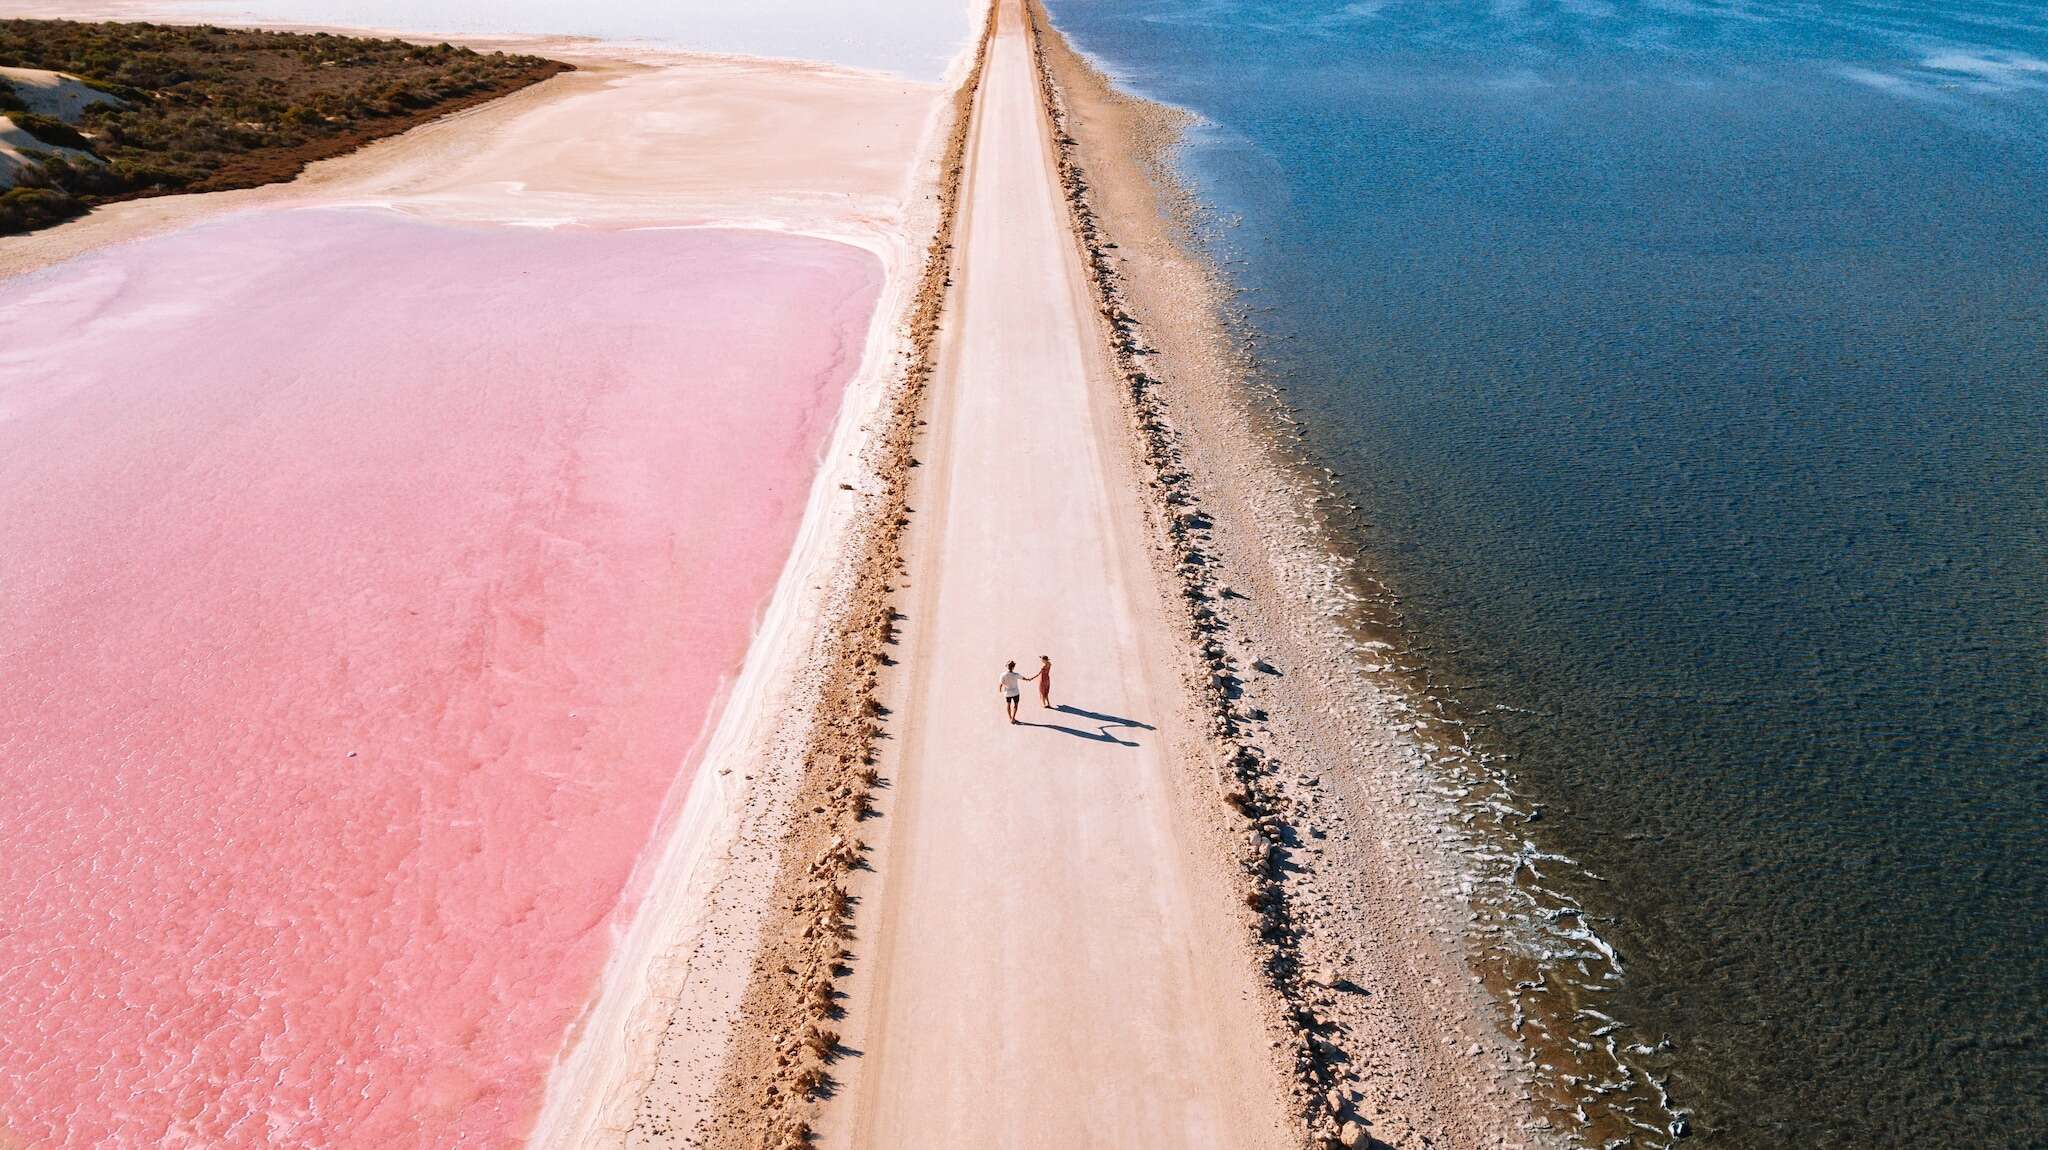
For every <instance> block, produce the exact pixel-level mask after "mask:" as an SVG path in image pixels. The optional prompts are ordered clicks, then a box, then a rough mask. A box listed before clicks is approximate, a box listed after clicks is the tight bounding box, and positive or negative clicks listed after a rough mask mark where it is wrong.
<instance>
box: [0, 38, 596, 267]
mask: <svg viewBox="0 0 2048 1150" xmlns="http://www.w3.org/2000/svg"><path fill="white" fill-rule="evenodd" d="M0 66H16V67H27V68H47V69H50V70H53V71H58V72H64V73H67V74H69V75H72V76H76V77H78V78H79V79H80V80H82V81H84V82H85V83H87V84H89V85H91V86H93V87H95V88H98V89H99V90H101V91H104V92H108V93H111V94H113V95H116V96H119V97H120V98H121V99H122V100H123V101H125V102H126V103H125V105H114V104H95V105H93V106H91V107H88V108H86V109H84V110H83V111H82V112H81V113H80V115H79V123H80V125H82V126H83V127H84V129H85V132H89V133H90V137H88V136H87V135H86V134H84V133H81V132H80V131H78V129H77V128H75V127H72V126H69V125H65V124H62V123H60V122H58V121H55V120H50V119H47V118H43V117H30V116H27V115H25V114H19V115H17V114H15V111H14V110H12V109H13V105H11V104H10V103H8V101H10V100H12V101H14V103H15V104H18V103H19V97H18V95H17V94H16V93H15V92H14V91H13V89H12V88H11V87H10V86H8V85H6V84H5V83H4V82H0V109H10V110H9V112H8V114H9V116H10V118H11V119H13V120H14V121H15V122H17V123H20V124H22V126H23V127H24V128H26V129H27V130H28V131H29V132H30V134H31V135H33V136H35V137H36V138H37V139H38V140H42V141H44V142H45V143H48V144H52V145H59V146H64V147H72V148H80V149H83V150H86V151H89V152H91V153H93V154H95V155H97V156H100V157H101V158H103V159H104V160H106V161H107V162H106V164H105V165H104V167H102V166H100V165H87V164H84V163H80V164H78V165H76V166H72V165H64V166H63V167H62V168H61V169H54V168H53V169H52V173H51V175H52V180H53V181H54V183H52V184H50V185H48V186H44V187H42V188H40V189H38V190H41V191H45V192H49V193H52V194H56V195H62V196H68V197H70V198H71V199H73V200H78V201H82V202H83V203H84V204H85V205H87V206H90V205H91V204H92V203H96V202H101V201H104V200H107V199H113V198H127V197H133V196H140V195H161V194H164V193H167V192H174V191H195V192H203V191H216V190H220V189H223V188H246V187H254V186H256V185H258V184H266V183H272V182H275V181H278V180H288V179H290V178H292V177H293V176H294V175H296V174H297V173H298V171H299V169H300V168H301V167H302V166H304V165H305V164H306V163H307V162H309V161H311V160H314V159H318V158H321V157H324V156H329V155H335V154H338V153H340V152H345V151H348V150H349V149H351V148H353V147H355V146H357V145H358V144H361V143H364V142H366V141H368V140H371V139H375V138H377V137H379V136H385V135H390V134H393V133H396V132H401V131H404V130H405V129H406V128H408V127H411V126H412V125H413V124H416V123H419V122H421V121H422V120H425V119H428V118H430V117H432V116H435V115H439V114H440V113H441V112H442V111H444V110H447V109H449V108H451V107H455V106H460V105H461V104H466V103H471V102H474V101H475V100H476V99H478V98H479V97H486V98H487V97H490V96H493V95H501V94H504V93H506V92H511V91H514V90H516V89H518V88H522V87H525V86H526V85H528V84H532V83H536V82H538V81H540V80H544V79H546V78H547V77H549V76H552V75H554V74H555V73H557V72H560V71H563V70H565V69H566V68H567V67H568V65H566V64H560V63H556V62H555V61H552V60H545V59H542V58H540V57H538V56H508V55H505V54H503V53H500V52H493V53H490V54H489V55H480V54H478V53H476V52H474V51H471V50H470V49H467V48H455V47H451V46H449V45H446V44H434V45H421V44H410V43H407V42H405V41H402V40H376V39H366V38H359V37H353V36H335V35H332V34H330V33H325V32H320V33H313V34H311V35H306V34H299V33H289V32H263V31H254V30H244V29H231V28H218V27H212V26H200V27H183V28H179V27H169V26H164V25H157V24H142V23H81V22H76V21H69V20H0ZM24 120H26V121H28V122H23V121H24ZM46 166H47V165H46ZM89 169H90V170H89ZM24 205H26V206H24ZM58 206H62V207H63V208H64V209H65V211H66V212H68V214H70V215H75V214H77V211H76V210H72V209H75V208H77V204H74V203H68V202H67V203H64V204H62V205H58V204H56V203H55V202H53V201H49V200H48V199H47V198H46V197H45V198H32V202H31V201H23V202H22V203H20V204H17V206H16V207H15V208H14V209H10V214H9V217H8V218H9V219H10V220H11V221H13V225H12V226H16V227H19V226H22V223H21V222H22V221H23V220H29V219H40V220H44V221H46V222H53V221H54V219H55V218H59V217H55V216H53V215H52V214H51V213H53V212H54V211H55V210H56V208H57V207H58ZM81 210H82V209H81ZM27 226H42V225H41V224H29V225H27Z"/></svg>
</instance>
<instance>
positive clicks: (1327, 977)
mask: <svg viewBox="0 0 2048 1150" xmlns="http://www.w3.org/2000/svg"><path fill="white" fill-rule="evenodd" d="M1337 981H1338V979H1337V968H1336V967H1334V966H1326V967H1324V968H1322V969H1321V970H1319V971H1317V972H1316V985H1317V986H1327V987H1329V988H1331V989H1333V990H1334V989H1336V986H1337Z"/></svg>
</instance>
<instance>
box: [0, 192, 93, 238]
mask: <svg viewBox="0 0 2048 1150" xmlns="http://www.w3.org/2000/svg"><path fill="white" fill-rule="evenodd" d="M85 213H86V206H85V204H83V203H82V202H80V201H79V200H78V199H77V198H75V197H73V196H71V195H69V194H67V193H65V192H62V191H59V190H57V189H55V188H25V187H16V188H9V189H7V190H6V191H5V192H0V235H11V234H14V233H17V232H29V231H34V230H35V229H37V228H46V227H49V226H50V225H51V224H58V223H63V222H64V221H65V220H68V219H72V218H73V217H76V216H82V215H84V214H85Z"/></svg>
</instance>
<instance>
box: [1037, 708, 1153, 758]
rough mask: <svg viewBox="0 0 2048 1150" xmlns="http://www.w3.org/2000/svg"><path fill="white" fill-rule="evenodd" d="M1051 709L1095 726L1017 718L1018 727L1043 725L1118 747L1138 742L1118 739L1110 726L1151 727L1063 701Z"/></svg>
mask: <svg viewBox="0 0 2048 1150" xmlns="http://www.w3.org/2000/svg"><path fill="white" fill-rule="evenodd" d="M1053 710H1055V711H1058V712H1059V713H1060V714H1063V715H1072V716H1074V717H1075V718H1077V719H1085V720H1087V721H1088V722H1090V723H1093V724H1096V727H1095V729H1094V730H1092V731H1084V730H1082V729H1081V728H1079V727H1069V726H1067V725H1066V724H1064V723H1034V722H1032V721H1031V720H1029V719H1018V720H1017V725H1018V726H1020V727H1044V728H1045V729H1046V730H1048V731H1060V732H1062V733H1065V734H1069V735H1072V736H1074V737H1075V738H1077V739H1087V740H1088V741H1089V742H1091V743H1115V744H1116V745H1117V746H1119V747H1135V746H1137V745H1138V744H1136V743H1133V742H1129V741H1127V740H1124V739H1119V738H1117V737H1116V736H1115V735H1112V734H1110V730H1111V729H1112V728H1135V729H1137V730H1140V731H1149V730H1152V729H1153V727H1152V724H1150V723H1141V722H1139V721H1138V720H1136V719H1126V718H1123V717H1121V716H1118V715H1103V714H1098V713H1097V712H1094V711H1084V710H1082V709H1081V708H1079V707H1070V706H1067V705H1066V704H1064V703H1062V704H1060V705H1059V706H1057V707H1054V708H1053Z"/></svg>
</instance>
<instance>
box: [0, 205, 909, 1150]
mask: <svg viewBox="0 0 2048 1150" xmlns="http://www.w3.org/2000/svg"><path fill="white" fill-rule="evenodd" d="M879 286H880V267H879V265H878V263H877V262H876V261H875V259H874V258H873V257H872V256H870V255H868V254H867V253H866V252H863V251H860V250H859V249H856V248H852V247H848V246H845V245H841V244H834V243H829V242H826V241H822V240H814V239H808V238H802V237H794V236H786V235H777V234H770V233H759V232H719V231H701V230H672V231H659V232H637V233H627V232H611V233H603V232H574V231H558V232H540V231H534V230H530V229H492V228H457V227H442V226H436V225H429V224H423V223H417V222H408V221H407V220H405V219H404V218H402V217H399V216H397V215H393V214H385V213H376V212H335V211H301V212H292V213H284V214H268V215H256V216H243V217H232V218H228V219H225V220H222V221H219V222H214V223H209V224H206V225H203V226H200V227H196V228H192V229H188V230H186V231H183V232H179V233H176V234H174V235H171V236H167V237H164V238H160V239H153V240H148V241H145V242H140V243H134V244H129V245H124V246H120V247H115V248H109V249H106V250H105V251H103V252H101V253H99V254H96V255H92V256H89V257H85V258H82V259H79V260H74V261H72V262H70V263H66V264H62V265H58V266H56V267H53V268H50V269H47V270H45V271H42V272H39V273H35V274H32V275H29V276H25V277H21V278H18V279H12V280H8V281H6V282H4V283H0V523H5V524H6V532H5V536H4V538H0V589H4V593H0V841H4V842H5V843H6V862H5V863H4V865H0V954H4V958H0V966H4V968H5V971H6V976H5V977H4V978H0V1082H4V1083H5V1084H6V1085H5V1088H4V1089H0V1146H8V1147H12V1146H16V1145H21V1144H24V1143H25V1144H26V1145H27V1146H33V1147H37V1148H57V1147H63V1148H66V1150H70V1148H81V1150H82V1148H85V1147H106V1148H113V1147H132V1148H138V1150H139V1148H143V1147H201V1146H203V1147H223V1148H232V1147H257V1146H316V1147H327V1148H337V1150H338V1148H356V1147H360V1148H362V1150H386V1148H389V1147H425V1146H465V1147H509V1146H512V1145H516V1144H517V1143H518V1141H519V1139H520V1137H521V1136H522V1134H523V1132H524V1131H525V1129H526V1128H527V1126H528V1124H530V1122H531V1121H532V1118H533V1117H534V1114H535V1112H536V1109H537V1107H538V1104H539V1099H540V1090H541V1087H542V1082H543V1078H544V1075H545V1074H546V1071H547V1068H548V1066H549V1064H550V1062H551V1060H552V1059H553V1057H554V1055H555V1053H556V1051H557V1049H558V1048H559V1047H560V1044H561V1042H562V1040H563V1037H564V1033H565V1029H566V1027H567V1026H568V1025H569V1023H570V1022H571V1021H572V1020H573V1019H574V1018H575V1016H576V1014H577V1012H578V1011H579V1010H580V1009H581V1007H582V1004H583V1003H584V1001H585V999H586V998H587V996H588V995H589V993H590V991H591V989H592V986H593V983H594V981H595V979H596V977H597V974H598V971H599V969H600V967H601V964H602V963H603V961H604V959H605V956H606V953H607V951H608V949H609V946H610V944H611V935H612V931H613V929H614V927H615V925H616V924H618V923H620V922H622V921H623V918H624V916H625V914H626V913H627V912H628V911H629V910H630V907H631V905H632V903H633V901H634V899H635V898H636V897H637V895H636V892H635V891H634V890H633V889H632V888H631V885H630V881H629V880H630V876H631V874H632V871H633V867H634V864H635V861H636V859H637V858H638V857H639V854H640V852H641V850H642V848H643V847H644V846H645V844H647V843H648V842H649V840H650V838H651V837H652V836H653V834H654V833H655V830H656V824H657V819H658V817H659V816H660V815H661V813H662V811H663V809H664V803H665V801H666V800H668V799H669V798H670V797H671V796H672V795H676V794H679V793H680V788H681V787H682V786H684V785H685V784H686V783H687V782H688V780H689V777H690V767H691V756H692V754H693V753H694V748H695V746H696V743H697V741H698V739H699V737H700V734H701V733H702V731H703V730H704V727H705V724H706V722H707V719H708V718H709V717H710V716H711V715H712V713H713V708H714V703H715V701H716V698H717V695H718V693H719V691H720V690H721V689H722V685H723V683H724V682H725V681H726V680H727V679H728V678H729V677H730V675H731V674H732V673H734V672H735V671H736V670H737V669H738V666H739V663H740V660H741V658H742V656H743V655H744V652H745V647H746V643H747V640H748V636H749V633H750V631H751V629H752V622H753V618H754V616H755V613H756V612H758V611H759V610H760V608H761V606H762V605H763V604H764V603H765V601H766V599H767V596H768V594H769V591H770V590H771V588H772V587H773V584H774V581H775V579H776V577H777V575H778V574H779V572H780V569H781V566H782V563H783V561H784V558H785V556H786V555H787V553H788V549H789V546H790V542H791V540H792V539H793V538H794V535H795V531H796V527H797V523H798V520H799V518H800V516H801V512H802V508H803V504H804V501H805V499H806V497H807V495H808V488H809V485H810V482H811V477H812V475H813V474H814V471H815V467H816V461H817V458H818V453H819V452H820V450H821V449H822V446H823V443H824V440H825V436H826V435H827V433H828V432H829V429H830V427H831V425H832V423H833V421H834V419H835V418H836V412H837V409H838V403H839V397H840V394H841V391H842V390H843V387H844V385H845V383H846V381H847V380H848V378H849V377H850V376H851V374H852V372H853V371H854V369H855V367H856V366H857V364H858V359H859V356H860V352H861V348H862V346H863V341H864V339H865V337H866V333H867V325H868V318H869V315H870V313H871V311H872V309H873V307H874V305H875V301H876V298H877V292H878V290H879Z"/></svg>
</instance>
